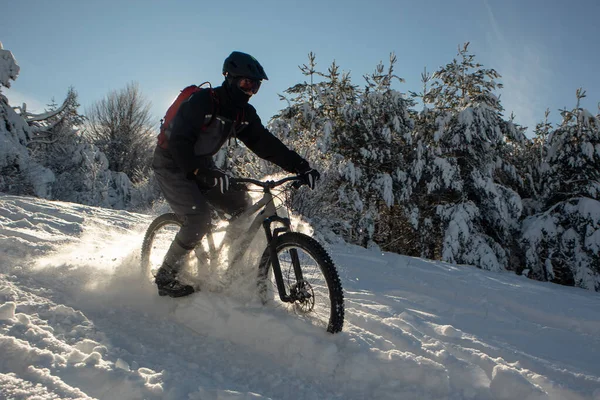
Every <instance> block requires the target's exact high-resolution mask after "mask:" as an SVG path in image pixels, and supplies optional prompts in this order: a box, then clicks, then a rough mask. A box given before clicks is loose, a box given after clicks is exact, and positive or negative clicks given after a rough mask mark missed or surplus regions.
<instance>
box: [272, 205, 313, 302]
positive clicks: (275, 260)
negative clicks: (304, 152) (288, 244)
mask: <svg viewBox="0 0 600 400" xmlns="http://www.w3.org/2000/svg"><path fill="white" fill-rule="evenodd" d="M273 223H280V224H282V225H283V227H282V228H275V229H271V224H273ZM290 225H291V223H290V219H289V218H282V217H279V216H276V215H274V216H271V217H269V218H267V219H265V220H264V221H263V228H264V229H265V235H266V236H267V242H268V243H269V252H270V255H271V265H272V266H273V275H274V276H275V283H276V284H277V291H278V292H279V298H280V299H281V301H283V302H286V303H292V302H294V301H295V300H296V299H295V298H294V297H293V296H290V295H288V294H287V293H286V291H285V284H284V282H283V274H282V272H281V265H280V264H279V257H277V248H276V246H275V239H277V237H278V236H279V234H281V233H285V232H289V231H290ZM288 251H289V253H290V258H291V259H292V265H293V267H294V274H295V275H296V282H301V281H302V280H303V278H302V269H301V268H300V258H299V257H298V250H296V249H290V250H288Z"/></svg>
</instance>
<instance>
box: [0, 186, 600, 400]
mask: <svg viewBox="0 0 600 400" xmlns="http://www.w3.org/2000/svg"><path fill="white" fill-rule="evenodd" d="M152 218H153V216H151V215H145V214H135V213H130V212H126V211H115V210H108V209H103V208H95V207H89V206H84V205H80V204H74V203H64V202H51V201H48V200H43V199H39V198H30V197H18V196H8V195H1V194H0V354H1V356H0V398H7V399H42V400H46V399H75V398H77V399H91V398H96V399H125V400H126V399H142V398H144V399H191V400H196V399H227V400H239V399H244V400H247V399H248V400H249V399H284V398H293V399H365V398H369V399H420V400H422V399H484V400H485V399H490V400H491V399H529V400H533V399H556V400H558V399H561V400H580V399H590V400H598V399H600V363H598V358H599V356H600V297H599V296H598V294H597V293H594V292H591V291H585V290H582V289H577V288H572V287H563V286H559V285H554V284H549V283H542V282H537V281H532V280H529V279H526V278H524V277H520V276H516V275H514V274H512V273H508V272H489V271H483V270H479V269H476V268H473V267H470V266H462V265H452V264H447V263H441V262H433V261H428V260H424V259H418V258H411V257H405V256H401V255H396V254H391V253H382V252H381V251H377V250H375V249H364V248H360V247H356V246H351V245H347V244H343V243H340V244H335V245H331V246H330V247H329V252H330V253H331V255H332V256H333V258H334V260H335V263H336V265H337V266H338V269H339V271H340V276H341V279H342V284H343V286H344V289H345V301H346V323H345V326H344V330H343V332H341V333H340V334H336V335H330V334H328V333H326V332H325V331H324V330H321V329H319V328H317V327H314V326H312V325H310V324H308V323H307V322H306V321H303V320H301V319H299V318H297V316H294V315H291V314H287V313H285V312H284V311H283V310H281V309H280V308H276V307H269V306H262V305H261V303H260V302H257V301H253V300H252V299H245V300H244V299H240V298H237V297H234V296H230V295H226V294H224V293H210V292H206V291H204V292H199V293H196V294H194V295H192V296H190V297H188V298H182V299H170V298H162V297H159V296H157V295H156V291H155V288H154V287H152V285H150V284H149V283H147V282H145V281H144V280H143V279H142V278H141V276H140V271H139V256H138V254H139V250H140V244H141V241H142V236H143V232H144V230H145V228H146V226H147V225H148V224H149V222H150V221H151V220H152Z"/></svg>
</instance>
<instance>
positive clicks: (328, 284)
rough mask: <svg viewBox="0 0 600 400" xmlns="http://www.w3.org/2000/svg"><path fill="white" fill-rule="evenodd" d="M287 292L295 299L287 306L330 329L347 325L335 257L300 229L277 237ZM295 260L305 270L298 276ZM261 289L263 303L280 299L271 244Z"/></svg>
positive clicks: (260, 274)
mask: <svg viewBox="0 0 600 400" xmlns="http://www.w3.org/2000/svg"><path fill="white" fill-rule="evenodd" d="M271 245H274V246H275V249H276V253H277V258H278V260H279V265H280V269H281V274H282V276H283V283H284V286H285V291H286V295H288V296H289V297H291V298H292V300H293V301H292V302H289V303H283V304H284V307H285V308H286V309H288V310H289V311H292V312H294V313H296V314H298V315H301V316H302V317H303V318H306V319H308V320H309V321H310V322H312V323H313V324H315V325H318V326H323V327H324V328H326V329H327V332H330V333H336V332H340V331H341V330H342V327H343V325H344V293H343V290H342V284H341V282H340V277H339V275H338V272H337V270H336V268H335V265H334V264H333V261H332V260H331V258H330V257H329V255H328V254H327V252H326V251H325V249H324V248H323V246H321V245H320V244H319V243H318V242H317V241H316V240H314V239H313V238H311V237H310V236H306V235H304V234H301V233H297V232H287V233H284V234H282V235H281V236H278V237H277V238H275V239H274V242H273V243H271ZM294 264H296V267H299V269H300V270H301V273H302V274H301V275H302V278H301V279H298V278H297V274H296V272H295V269H294ZM257 283H258V292H259V296H260V298H261V300H262V301H263V303H267V302H270V301H273V300H274V299H277V300H278V299H279V292H278V290H277V285H276V282H275V277H274V274H273V263H272V260H271V248H270V247H267V248H266V249H265V251H264V253H263V256H262V258H261V262H260V265H259V271H258V282H257Z"/></svg>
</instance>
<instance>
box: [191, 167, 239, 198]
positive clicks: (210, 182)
mask: <svg viewBox="0 0 600 400" xmlns="http://www.w3.org/2000/svg"><path fill="white" fill-rule="evenodd" d="M196 179H197V180H198V181H199V182H200V183H201V184H202V185H207V186H210V187H215V186H217V187H218V188H219V190H220V191H221V193H225V192H227V191H228V190H229V186H230V181H231V178H230V177H229V175H227V174H226V173H225V171H223V170H221V169H219V168H210V169H207V170H205V171H198V172H197V173H196Z"/></svg>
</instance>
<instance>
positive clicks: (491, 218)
mask: <svg viewBox="0 0 600 400" xmlns="http://www.w3.org/2000/svg"><path fill="white" fill-rule="evenodd" d="M458 55H459V57H460V60H458V61H457V60H456V59H455V60H453V62H452V63H450V64H447V65H446V66H444V67H442V68H440V70H438V71H437V72H436V73H435V74H434V75H433V78H434V79H435V81H434V82H433V83H432V85H431V89H430V90H429V91H425V90H424V93H423V94H422V98H423V100H424V103H425V107H424V110H423V111H422V112H421V113H420V114H419V115H418V116H417V118H416V120H417V125H416V129H415V142H416V146H415V147H416V149H417V151H416V157H415V160H414V163H413V168H412V170H413V171H415V172H416V177H418V178H419V182H418V184H417V185H416V188H415V191H414V193H413V195H412V199H411V201H410V203H411V205H410V206H409V209H410V210H411V215H412V216H413V218H412V219H411V221H412V224H413V226H414V227H415V229H416V230H417V232H418V233H420V236H421V238H420V240H419V242H420V244H419V246H420V248H421V251H422V253H421V254H420V255H421V256H425V257H430V258H441V259H443V260H446V261H449V262H455V263H466V264H471V265H476V266H479V267H481V268H485V269H491V270H500V269H505V268H511V265H510V259H511V254H510V252H511V249H512V248H513V247H514V243H513V242H514V237H515V232H517V229H518V219H519V217H520V214H521V210H522V205H521V201H520V197H519V196H518V194H517V193H516V192H515V190H513V189H512V188H511V187H510V186H509V185H507V184H506V182H503V179H501V178H504V177H505V176H506V175H508V176H510V177H511V178H512V179H514V180H516V181H518V175H517V173H516V168H515V167H514V166H512V165H510V163H509V162H508V161H507V162H505V161H506V160H504V159H503V158H502V153H503V152H508V151H509V150H508V147H507V146H508V144H507V143H509V141H510V140H512V141H513V143H518V142H519V140H521V134H522V132H521V131H520V130H518V129H515V127H514V126H511V125H510V124H508V123H506V122H505V121H504V120H503V119H502V114H501V111H502V106H501V104H500V101H499V99H498V97H496V95H495V94H494V93H493V90H494V89H496V88H501V87H502V85H501V84H499V83H497V82H496V81H495V79H497V78H500V76H499V74H498V73H497V72H496V71H495V70H493V69H484V68H483V67H482V65H481V64H479V63H477V62H475V60H474V55H472V54H470V53H469V52H468V43H467V44H465V45H464V46H463V47H462V48H460V49H459V53H458ZM424 80H425V79H424ZM427 104H432V105H433V108H432V109H429V108H428V107H427V106H426V105H427ZM499 172H502V173H499Z"/></svg>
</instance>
